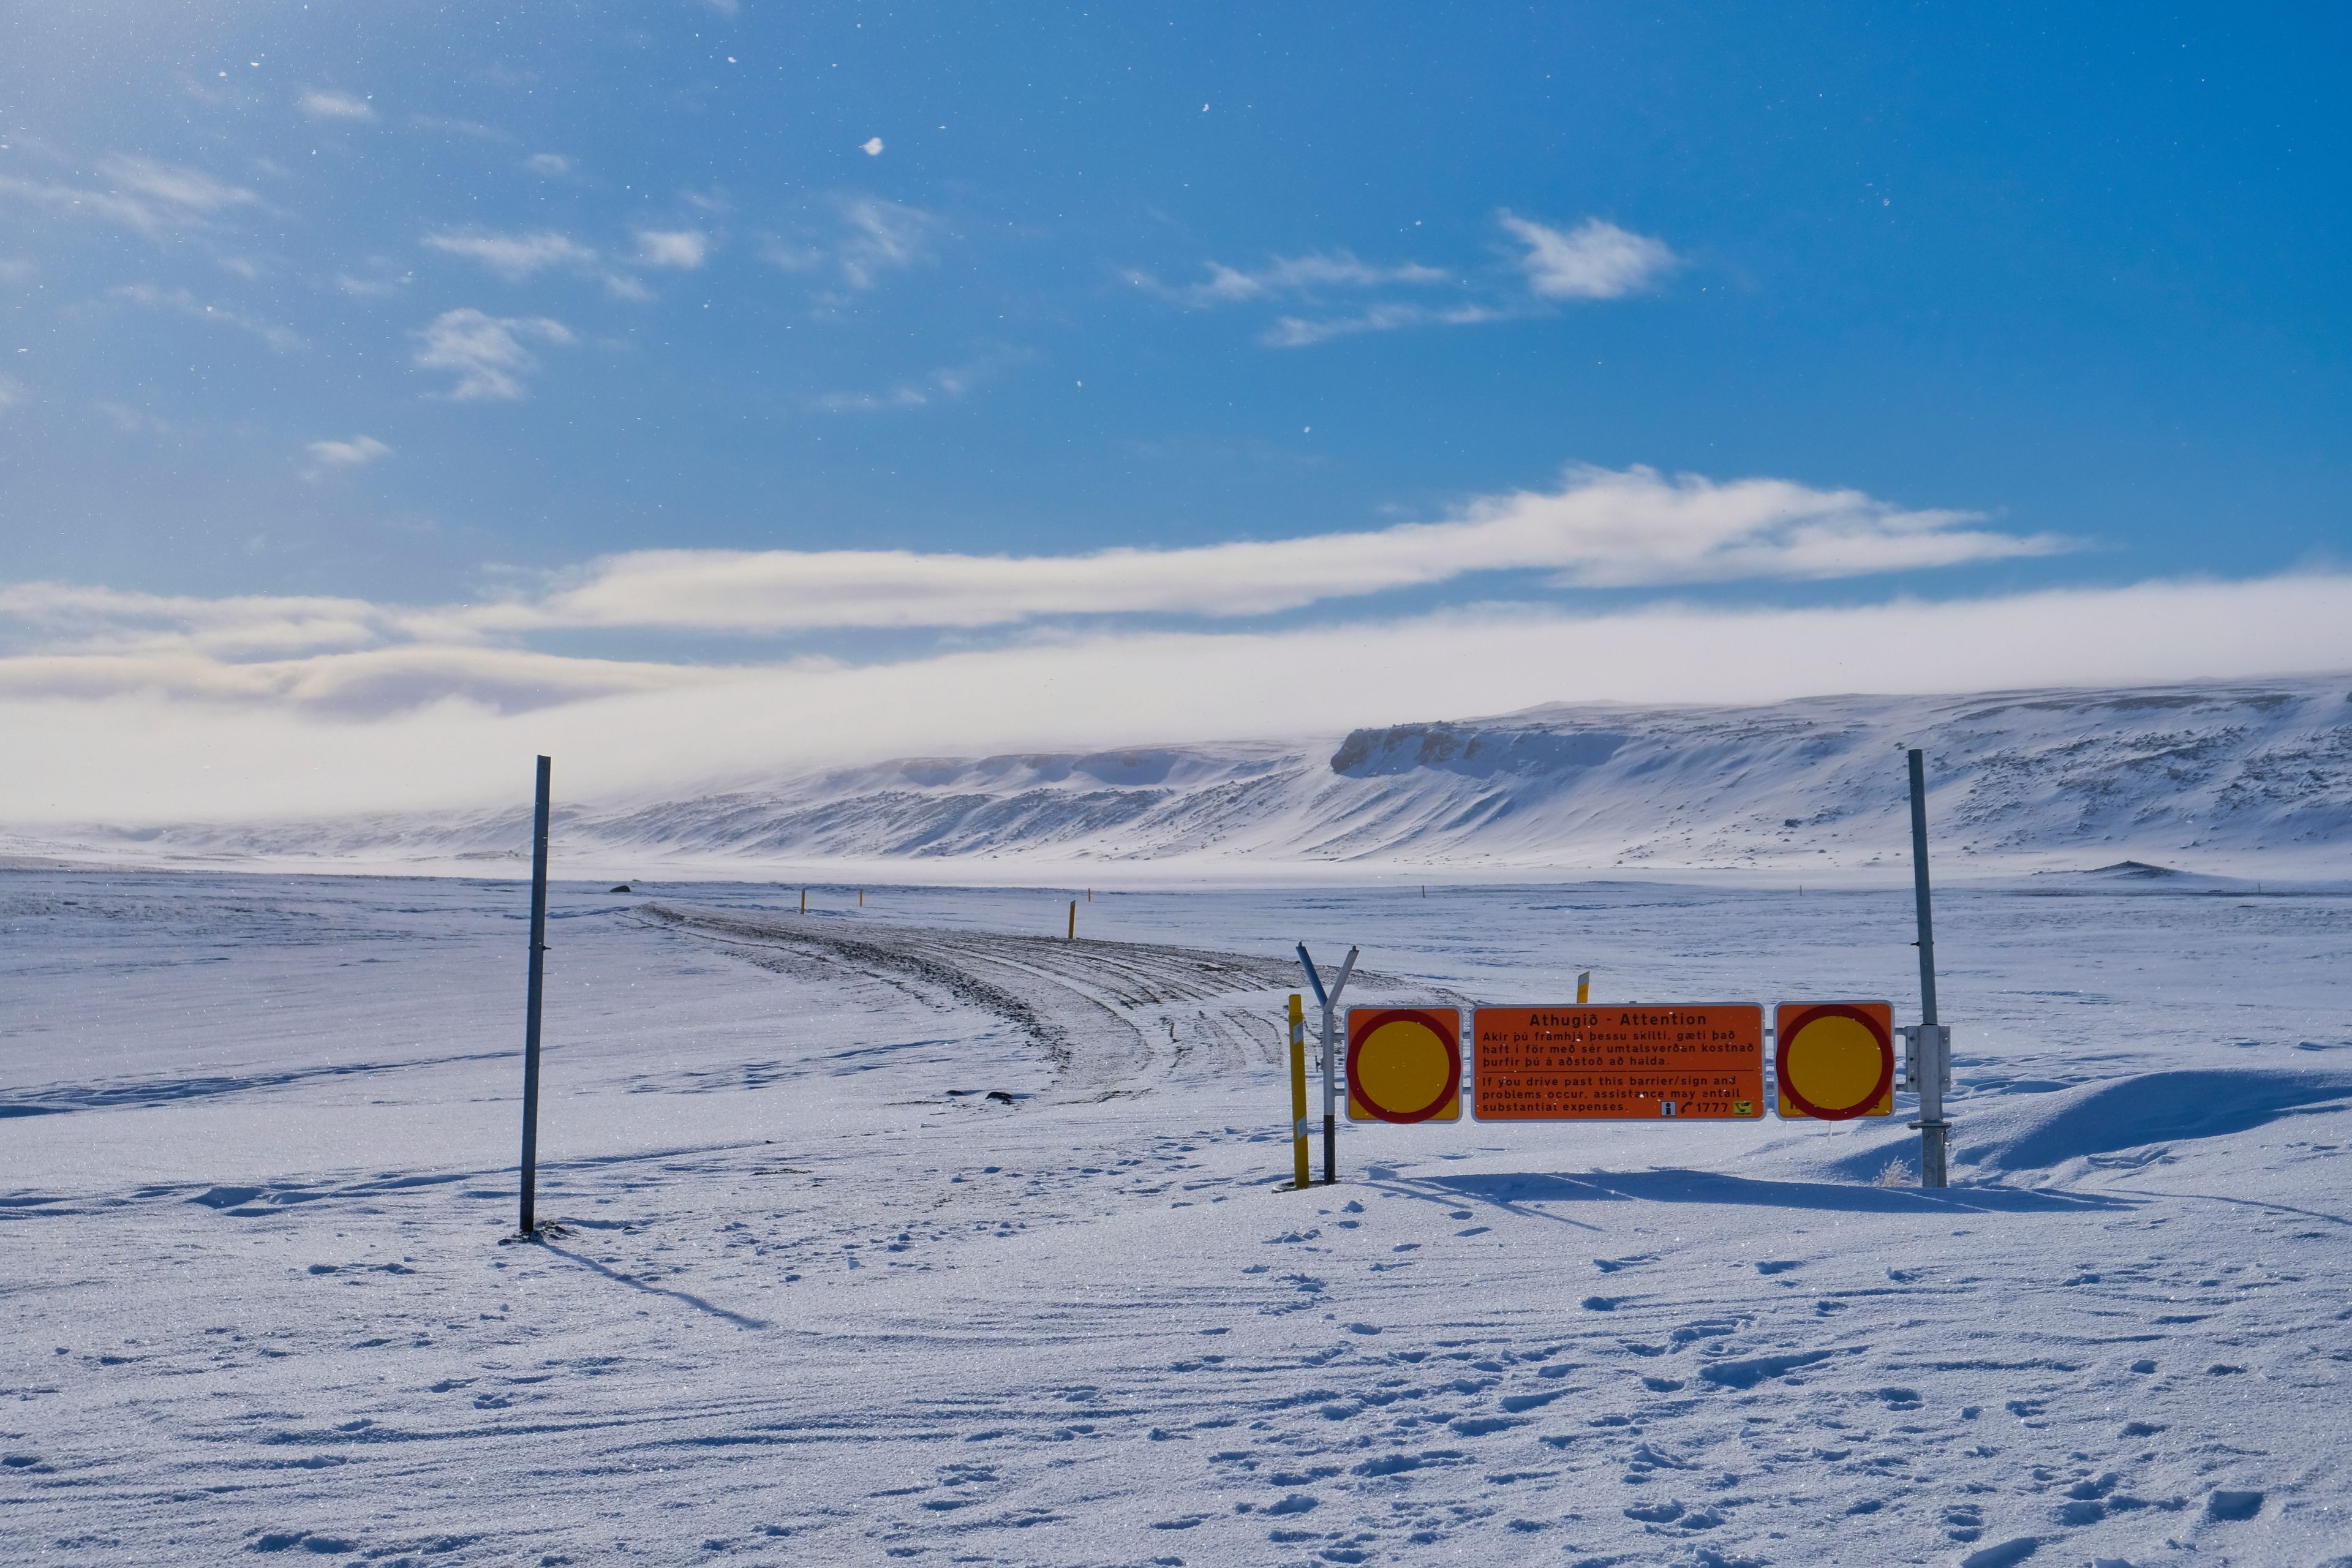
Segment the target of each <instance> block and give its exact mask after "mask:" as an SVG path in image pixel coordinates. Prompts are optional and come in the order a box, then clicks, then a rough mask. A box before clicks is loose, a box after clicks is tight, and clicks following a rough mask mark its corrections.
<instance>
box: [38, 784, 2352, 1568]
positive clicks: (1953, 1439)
mask: <svg viewBox="0 0 2352 1568" xmlns="http://www.w3.org/2000/svg"><path fill="white" fill-rule="evenodd" d="M1377 751H1378V748H1369V749H1368V752H1367V755H1368V756H1370V755H1372V754H1375V753H1376V752H1377ZM561 864H562V862H561V860H560V859H559V866H560V865H561ZM606 886H607V884H606V883H605V882H604V881H601V880H600V881H599V882H597V883H595V884H593V885H589V884H583V883H577V882H572V883H563V884H561V885H559V886H558V888H557V889H556V890H555V894H554V900H553V917H554V918H553V920H552V921H551V935H550V937H549V942H550V947H551V951H550V952H549V953H548V976H549V980H548V984H549V992H548V1019H547V1039H548V1048H547V1053H546V1068H545V1074H546V1076H545V1098H544V1124H543V1129H542V1140H541V1151H542V1158H543V1160H544V1164H543V1167H542V1169H541V1176H540V1212H541V1216H542V1217H543V1218H545V1219H550V1220H553V1221H555V1222H557V1228H553V1229H551V1231H550V1232H549V1233H548V1234H547V1235H546V1237H544V1239H542V1240H540V1241H537V1242H510V1241H509V1240H508V1237H509V1235H510V1233H511V1232H512V1230H513V1228H514V1225H515V1205H516V1171H515V1147H516V1138H517V1124H518V1100H519V1076H520V1063H519V1054H520V1053H519V1044H520V1035H521V1022H520V1000H521V997H520V992H521V977H522V970H523V960H524V943H525V933H526V931H527V929H528V927H527V923H526V909H527V902H526V893H525V890H524V889H522V888H520V886H518V885H516V884H514V883H511V882H505V883H499V882H482V881H459V880H454V879H442V880H433V879H362V878H330V877H291V876H259V875H254V876H232V875H209V874H208V875H195V874H151V873H134V872H63V871H19V872H16V873H9V874H0V933H5V941H0V994H5V995H6V997H7V998H8V1006H7V1008H6V1009H5V1012H0V1127H5V1147H6V1151H7V1159H6V1163H5V1176H0V1236H5V1240H6V1247H5V1258H7V1263H8V1267H7V1268H6V1269H5V1273H0V1290H5V1302H6V1313H5V1341H0V1367H5V1401H0V1560H5V1561H8V1562H26V1563H31V1562H38V1563H109V1564H111V1563H161V1562H226V1561H231V1560H236V1561H243V1560H245V1557H246V1554H247V1553H260V1554H270V1553H277V1552H291V1553H296V1554H299V1555H300V1556H301V1558H302V1560H303V1561H310V1560H313V1559H314V1558H325V1559H328V1560H331V1561H336V1562H352V1563H415V1564H426V1563H434V1564H440V1563H446V1564H452V1565H456V1564H462V1563H500V1564H504V1563H539V1564H561V1563H582V1564H584V1563H617V1562H649V1563H778V1564H784V1563H792V1564H801V1563H866V1562H883V1561H890V1560H894V1559H903V1560H908V1561H911V1562H917V1563H1007V1564H1016V1563H1017V1564H1098V1563H1122V1564H1124V1563H1158V1564H1177V1563H1194V1564H1210V1563H1215V1564H1225V1563H1279V1564H1302V1565H1304V1564H1318V1565H1319V1564H1327V1563H1424V1562H1426V1563H1438V1562H1469V1563H1551V1564H1652V1563H1670V1564H1677V1565H1693V1564H1707V1565H1712V1568H1727V1565H1731V1564H1742V1563H1746V1564H1759V1563H1780V1564H1795V1565H1803V1568H1811V1565H1813V1564H1821V1563H1841V1564H1842V1563H1853V1564H1882V1563H1937V1564H1957V1565H1959V1568H2001V1565H2008V1564H2015V1563H2021V1562H2025V1561H2027V1560H2029V1559H2031V1560H2032V1562H2033V1563H2036V1564H2040V1563H2052V1564H2068V1565H2079V1564H2083V1563H2105V1564H2114V1563H2129V1564H2135V1565H2137V1568H2153V1565H2158V1564H2165V1565H2179V1568H2188V1565H2191V1564H2195V1565H2200V1568H2218V1565H2221V1564H2244V1565H2248V1568H2254V1565H2262V1568H2279V1565H2285V1568H2315V1565H2318V1564H2323V1563H2333V1564H2336V1565H2338V1568H2343V1565H2346V1564H2352V1555H2347V1554H2352V1519H2347V1504H2352V1488H2347V1468H2352V1449H2347V1436H2352V1399H2347V1383H2352V1376H2348V1375H2347V1374H2352V1309H2347V1304H2346V1299H2345V1292H2344V1280H2345V1270H2344V1258H2345V1256H2346V1243H2347V1226H2352V1214H2347V1210H2346V1207H2345V1202H2346V1200H2345V1192H2346V1184H2345V1180H2344V1175H2343V1172H2344V1170H2345V1165H2344V1163H2343V1162H2344V1161H2345V1160H2346V1159H2347V1152H2352V1034H2347V1028H2346V1025H2345V1022H2344V1018H2345V1013H2346V1006H2345V1004H2346V985H2345V983H2344V981H2343V980H2342V979H2341V978H2340V976H2341V974H2342V970H2341V967H2340V965H2339V963H2338V960H2339V958H2340V955H2341V953H2342V952H2343V951H2344V947H2345V943H2346V939H2347V934H2352V905H2347V901H2346V900H2343V899H2340V898H2335V897H2328V896H2320V895H2314V894H2311V893H2309V892H2297V893H2294V894H2288V895H2282V894H2280V893H2278V892H2276V891H2274V890H2273V891H2272V892H2269V893H2267V894H2264V895H2262V896H2255V895H2254V894H2252V893H2251V892H2242V891H2239V890H2236V889H2224V888H2216V887H2210V886H2206V885H2200V884H2184V883H2183V882H2181V881H2180V880H2179V879H2161V878H2159V879H2130V878H2125V879H2115V880H2105V879H2021V880H2018V881H2016V882H2012V883H2011V884H2008V885H1990V884H1988V885H1980V886H1975V887H1970V888H1966V889H1957V890H1953V891H1950V892H1948V893H1947V894H1946V895H1945V896H1944V897H1943V899H1942V900H1941V902H1940V904H1939V910H1938V913H1939V931H1938V934H1939V938H1940V951H1941V953H1942V956H1943V963H1942V973H1941V984H1942V996H1943V1002H1944V1006H1945V1010H1946V1014H1947V1016H1948V1018H1949V1019H1951V1020H1952V1021H1954V1022H1955V1023H1956V1025H1957V1026H1958V1064H1957V1079H1958V1087H1957V1090H1956V1094H1955V1098H1954V1100H1953V1107H1954V1117H1955V1120H1956V1121H1957V1131H1956V1134H1955V1145H1954V1147H1955V1157H1956V1172H1957V1181H1956V1184H1955V1185H1954V1186H1953V1187H1951V1188H1950V1189H1948V1190H1947V1191H1943V1192H1937V1193H1922V1192H1920V1191H1917V1190H1916V1186H1912V1187H1906V1186H1899V1185H1882V1184H1880V1183H1881V1182H1882V1181H1884V1182H1887V1183H1899V1182H1913V1181H1916V1173H1915V1172H1914V1170H1913V1168H1912V1166H1911V1165H1910V1161H1911V1160H1912V1157H1913V1155H1914V1152H1915V1151H1916V1135H1915V1134H1912V1133H1909V1132H1907V1131H1906V1130H1905V1129H1904V1127H1903V1126H1902V1125H1901V1121H1902V1116H1903V1114H1905V1113H1907V1112H1908V1111H1909V1109H1910V1103H1909V1100H1908V1098H1907V1097H1906V1099H1905V1100H1904V1102H1903V1107H1902V1111H1901V1112H1899V1113H1898V1115H1897V1117H1896V1118H1895V1120H1894V1121H1892V1122H1879V1123H1857V1122H1848V1123H1840V1124H1826V1123H1805V1122H1782V1121H1777V1120H1770V1119H1768V1120H1767V1121H1764V1122H1762V1123H1761V1124H1754V1125H1726V1124H1713V1125H1699V1124H1689V1123H1682V1124H1661V1123H1643V1124H1629V1125H1613V1126H1591V1125H1585V1126H1557V1125H1552V1126H1547V1125H1508V1126H1506V1125H1498V1124H1492V1123H1479V1122H1475V1121H1463V1122H1460V1123H1457V1124H1453V1125H1444V1124H1437V1123H1428V1124H1423V1125H1421V1126H1415V1127H1349V1128H1346V1129H1344V1130H1343V1131H1342V1133H1341V1136H1340V1140H1339V1161H1340V1168H1339V1177H1340V1179H1339V1183H1338V1184H1336V1185H1331V1186H1319V1185H1318V1186H1314V1187H1310V1188H1308V1189H1307V1190H1304V1191H1294V1190H1286V1184H1287V1182H1288V1180H1289V1173H1290V1169H1291V1147H1290V1143H1289V1141H1288V1135H1287V1122H1288V1121H1289V1116H1290V1110H1289V1103H1288V1090H1287V1083H1286V1068H1285V1066H1284V1065H1283V1059H1284V1057H1285V1054H1286V1052H1285V1050H1284V1048H1283V1047H1282V1046H1281V1044H1280V1024H1279V1020H1280V1018H1281V1016H1282V1009H1283V1005H1284V1000H1285V998H1286V995H1287V994H1289V993H1290V992H1291V991H1293V990H1297V989H1299V988H1300V985H1299V982H1298V980H1297V978H1296V971H1295V969H1294V968H1292V967H1291V966H1290V963H1289V952H1290V949H1291V946H1292V944H1293V943H1294V942H1297V941H1299V940H1302V939H1303V940H1305V941H1306V942H1308V943H1309V945H1310V947H1311V949H1312V950H1313V952H1315V954H1316V955H1317V956H1318V958H1319V959H1321V960H1323V961H1324V962H1325V963H1326V964H1327V965H1328V966H1336V963H1337V962H1338V960H1339V958H1340V957H1341V955H1342V954H1343V953H1344V952H1345V951H1346V949H1347V947H1348V946H1349V944H1350V943H1356V944H1360V946H1361V948H1362V950H1363V956H1362V960H1361V964H1360V970H1359V973H1358V977H1357V978H1356V979H1355V980H1353V981H1352V982H1351V983H1350V985H1349V996H1348V1000H1349V1001H1357V1002H1368V1003H1369V1002H1402V1001H1422V1002H1440V1003H1444V1002H1460V1001H1473V1002H1475V1001H1480V1000H1484V1001H1492V1002H1498V1003H1519V1004H1526V1003H1529V1002H1539V1001H1542V1000H1546V999H1566V998H1568V997H1570V996H1571V995H1572V994H1573V975H1574V973H1575V972H1576V971H1577V970H1578V969H1580V968H1585V967H1591V968H1593V969H1594V970H1596V972H1597V973H1596V976H1595V994H1596V997H1597V998H1598V999H1600V1000H1601V1001H1604V1002H1605V1001H1611V1000H1618V999H1627V1000H1632V999H1639V1000H1643V1001H1647V1002H1653V1003H1654V1002H1662V1001H1672V1000H1676V999H1682V1000H1710V1001H1719V1000H1742V999H1745V1000H1753V1001H1757V1002H1766V1003H1769V1002H1771V1001H1774V1000H1778V999H1781V998H1784V997H1798V996H1810V997H1814V998H1821V997H1834V996H1860V997H1869V996H1885V997H1887V998H1889V999H1891V1000H1892V1001H1893V1002H1894V1003H1895V1007H1896V1011H1897V1015H1898V1016H1899V1017H1903V1018H1906V1019H1908V1018H1910V1017H1913V1016H1916V1001H1915V998H1916V968H1914V963H1915V957H1914V953H1913V950H1912V949H1911V948H1910V946H1909V945H1908V943H1909V941H1910V939H1911V936H1912V928H1911V924H1910V910H1909V907H1908V894H1907V891H1896V890H1892V889H1849V890H1844V891H1838V892H1832V893H1823V892H1822V891H1821V890H1820V889H1810V890H1808V891H1807V892H1806V893H1804V894H1801V895H1800V894H1799V893H1798V892H1797V891H1796V890H1795V889H1794V888H1793V887H1791V888H1788V889H1779V890H1758V889H1738V888H1726V887H1721V886H1712V887H1701V886H1696V885H1683V886H1677V885H1674V884H1672V883H1665V882H1656V883H1649V884H1634V883H1626V882H1588V883H1580V884H1570V885H1564V886H1551V887H1530V886H1524V885H1523V886H1516V887H1509V886H1480V887H1463V886H1459V885H1450V884H1449V885H1437V884H1433V886H1432V888H1431V889H1430V891H1429V894H1428V896H1427V897H1425V898H1424V897H1422V896H1420V895H1419V893H1418V891H1417V890H1410V891H1401V890H1399V889H1394V888H1389V889H1361V888H1359V889H1339V888H1320V889H1307V890H1297V889H1258V890H1240V891H1235V890H1227V891H1222V892H1217V891H1184V890H1173V889H1170V890H1157V891H1155V890H1145V891H1139V892H1127V893H1119V894H1108V893H1102V894H1097V897H1096V898H1095V899H1094V900H1092V901H1091V902H1089V901H1086V900H1084V899H1083V898H1081V900H1080V901H1079V905H1078V919H1079V935H1078V940H1077V941H1076V942H1068V941H1065V940H1061V938H1062V935H1063V933H1064V931H1066V921H1067V919H1068V905H1069V900H1068V899H1067V897H1066V895H1064V894H1061V893H1058V892H1045V891H1040V890H1036V889H1009V888H1008V889H980V890H974V889H963V890H956V889H939V888H914V887H902V888H897V889H888V890H885V891H880V892H877V893H875V894H873V895H872V896H870V897H869V898H868V900H866V905H865V907H864V908H862V909H861V908H860V907H859V906H858V905H857V904H856V901H855V900H854V895H849V894H828V895H824V896H821V897H820V898H819V899H818V900H816V902H815V906H814V908H813V909H812V910H811V911H810V912H809V913H808V914H806V915H803V914H801V913H800V912H799V902H798V892H797V889H782V888H777V887H771V886H759V885H751V884H722V883H710V884H704V885H698V886H697V885H686V884H677V883H657V884H652V885H647V884H644V883H639V884H637V885H635V889H634V890H633V891H632V892H629V893H614V892H608V891H606V890H605V889H606Z"/></svg>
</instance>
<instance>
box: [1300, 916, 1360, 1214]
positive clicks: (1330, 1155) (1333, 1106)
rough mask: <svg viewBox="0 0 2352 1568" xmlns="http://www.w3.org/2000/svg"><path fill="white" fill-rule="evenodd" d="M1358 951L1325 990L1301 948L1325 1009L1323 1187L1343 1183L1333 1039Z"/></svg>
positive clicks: (1302, 963) (1302, 961)
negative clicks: (1340, 1165) (1340, 1179)
mask: <svg viewBox="0 0 2352 1568" xmlns="http://www.w3.org/2000/svg"><path fill="white" fill-rule="evenodd" d="M1357 951H1358V950H1357V949H1355V948H1352V947H1351V948H1349V950H1348V958H1347V962H1346V963H1342V964H1340V965H1339V979H1337V980H1334V981H1333V982H1332V983H1331V988H1330V989H1329V990H1328V991H1326V990H1325V989H1324V988H1323V977H1322V976H1321V975H1319V974H1318V973H1315V961H1314V960H1313V959H1311V958H1309V957H1307V944H1306V943H1305V942H1300V943H1299V944H1298V967H1299V968H1301V969H1304V970H1305V971H1307V985H1308V986H1309V987H1311V988H1312V989H1313V991H1314V993H1315V1002H1316V1005H1318V1006H1319V1007H1321V1008H1322V1009H1323V1184H1324V1185H1325V1186H1327V1187H1328V1186H1329V1185H1330V1184H1332V1183H1334V1182H1336V1181H1338V1180H1339V1070H1338V1069H1339V1063H1338V1061H1337V1060H1336V1059H1335V1058H1336V1056H1337V1044H1336V1041H1335V1040H1334V1038H1333V1033H1334V1029H1335V1026H1336V1025H1337V1023H1338V1018H1337V1016H1336V1015H1337V1012H1338V1009H1339V993H1340V992H1342V991H1344V990H1346V989H1347V988H1348V976H1349V975H1350V974H1353V973H1355V972H1356V953H1357Z"/></svg>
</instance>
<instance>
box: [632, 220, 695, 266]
mask: <svg viewBox="0 0 2352 1568" xmlns="http://www.w3.org/2000/svg"><path fill="white" fill-rule="evenodd" d="M709 255H710V237H709V235H707V234H704V233H702V232H701V231H700V230H699V229H691V228H686V229H652V228H641V229H639V230H637V259H638V260H639V261H640V262H643V263H644V264H645V265H646V266H647V267H675V268H678V269H679V270H681V271H686V272H691V271H693V270H694V269H695V268H698V267H700V266H701V265H702V264H703V262H704V261H705V260H707V259H709Z"/></svg>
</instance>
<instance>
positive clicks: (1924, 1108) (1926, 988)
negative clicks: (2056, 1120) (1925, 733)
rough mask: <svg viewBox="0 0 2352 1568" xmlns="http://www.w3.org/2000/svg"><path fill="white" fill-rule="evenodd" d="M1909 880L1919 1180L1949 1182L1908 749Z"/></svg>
mask: <svg viewBox="0 0 2352 1568" xmlns="http://www.w3.org/2000/svg"><path fill="white" fill-rule="evenodd" d="M1909 761H1910V764H1911V880H1912V887H1913V890H1914V893H1915V895H1916V900H1917V903H1918V906H1919V942H1918V948H1919V1026H1918V1028H1917V1029H1916V1030H1915V1031H1913V1032H1912V1035H1911V1046H1912V1050H1911V1056H1912V1060H1913V1062H1914V1063H1915V1064H1916V1065H1915V1066H1914V1068H1913V1071H1912V1077H1913V1078H1914V1079H1916V1080H1917V1083H1918V1089H1919V1120H1918V1121H1917V1122H1916V1126H1917V1127H1918V1129H1919V1184H1920V1185H1921V1186H1923V1187H1942V1186H1948V1185H1950V1181H1949V1177H1948V1171H1947V1168H1946V1163H1945V1158H1946V1155H1947V1153H1948V1150H1949V1142H1950V1137H1951V1127H1952V1124H1951V1123H1950V1122H1948V1121H1945V1120H1944V1088H1945V1085H1946V1084H1947V1083H1948V1081H1949V1079H1950V1075H1951V1070H1952V1032H1951V1030H1950V1029H1948V1028H1946V1027H1942V1026H1938V1025H1937V1022H1936V921H1935V915H1934V912H1933V911H1932V910H1931V909H1930V908H1929V904H1928V898H1927V761H1926V756H1925V754H1924V753H1923V752H1920V751H1919V750H1918V749H1917V748H1916V747H1914V748H1912V751H1911V755H1910V758H1909Z"/></svg>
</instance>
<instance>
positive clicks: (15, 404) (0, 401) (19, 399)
mask: <svg viewBox="0 0 2352 1568" xmlns="http://www.w3.org/2000/svg"><path fill="white" fill-rule="evenodd" d="M25 400H26V399H25V384H24V383H23V382H21V381H18V380H17V379H16V377H15V376H13V375H8V374H0V416H5V415H6V414H8V413H9V412H10V411H12V410H14V409H16V408H20V407H22V406H23V405H24V404H25Z"/></svg>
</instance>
